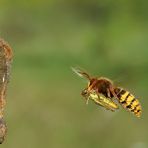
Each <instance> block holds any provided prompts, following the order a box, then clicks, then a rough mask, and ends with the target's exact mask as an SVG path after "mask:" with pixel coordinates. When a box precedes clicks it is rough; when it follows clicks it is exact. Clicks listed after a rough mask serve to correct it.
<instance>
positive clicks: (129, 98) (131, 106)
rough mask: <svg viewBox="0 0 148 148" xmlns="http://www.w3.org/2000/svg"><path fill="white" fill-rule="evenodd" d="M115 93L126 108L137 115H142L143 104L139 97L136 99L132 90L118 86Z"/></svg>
mask: <svg viewBox="0 0 148 148" xmlns="http://www.w3.org/2000/svg"><path fill="white" fill-rule="evenodd" d="M115 93H116V95H117V97H118V99H119V100H118V101H119V103H120V104H121V105H122V106H123V107H124V108H126V109H127V110H128V111H130V112H133V113H134V114H135V115H136V116H137V117H140V115H141V105H140V103H139V101H138V99H136V98H135V97H134V96H133V95H132V94H131V93H130V92H128V91H126V90H124V89H121V88H116V90H115Z"/></svg>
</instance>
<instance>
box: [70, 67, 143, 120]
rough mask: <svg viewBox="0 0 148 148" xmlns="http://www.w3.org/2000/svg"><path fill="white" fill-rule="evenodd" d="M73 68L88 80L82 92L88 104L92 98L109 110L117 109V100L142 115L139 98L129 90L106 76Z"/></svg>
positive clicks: (138, 115) (136, 113)
mask: <svg viewBox="0 0 148 148" xmlns="http://www.w3.org/2000/svg"><path fill="white" fill-rule="evenodd" d="M72 70H73V71H74V72H75V73H76V74H77V75H78V76H80V77H83V78H86V79H87V80H88V85H87V87H86V88H85V89H84V90H83V91H82V92H81V95H82V96H83V97H84V98H85V99H86V103H87V104H88V101H89V100H92V101H93V102H94V103H96V104H97V105H100V106H102V107H104V108H106V109H107V110H111V111H115V110H117V109H118V108H119V107H118V105H117V104H116V103H115V102H116V100H117V102H119V104H121V106H122V107H123V108H125V109H126V110H128V111H130V112H132V113H133V114H134V115H135V116H137V117H140V116H141V113H142V109H141V105H140V103H139V101H138V99H137V98H135V97H134V95H132V94H131V93H130V92H129V91H127V90H125V89H123V88H120V87H117V86H115V85H114V84H113V82H112V81H111V80H110V79H108V78H106V77H99V78H97V77H91V76H90V75H89V74H88V73H86V72H84V71H81V70H80V69H78V68H72Z"/></svg>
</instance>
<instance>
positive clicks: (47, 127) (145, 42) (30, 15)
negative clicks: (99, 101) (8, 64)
mask: <svg viewBox="0 0 148 148" xmlns="http://www.w3.org/2000/svg"><path fill="white" fill-rule="evenodd" d="M0 36H1V37H3V38H4V39H5V40H7V41H8V42H9V44H10V45H11V46H12V48H13V51H14V59H13V66H12V71H11V80H10V83H9V87H8V91H7V105H6V109H5V119H6V121H7V125H8V133H7V137H6V140H5V142H4V143H3V145H2V147H3V148H41V147H42V148H47V147H49V148H147V147H148V118H147V114H148V105H147V103H148V99H147V94H148V91H147V88H148V1H146V0H141V1H139V0H119V1H115V0H102V1H101V0H98V1H97V0H91V1H90V0H85V1H84V0H71V1H70V0H69V1H68V0H62V1H60V0H59V1H57V0H49V1H46V0H29V1H27V0H21V1H20V0H13V1H9V0H1V4H0ZM71 66H79V67H82V68H84V69H86V70H87V72H89V73H91V74H92V75H96V76H106V77H109V78H111V79H112V80H114V81H115V83H116V84H117V85H119V86H122V87H124V88H126V89H128V90H129V91H131V92H132V93H134V94H135V95H136V96H137V97H139V98H140V99H139V100H140V102H141V104H142V108H143V114H142V117H141V118H140V119H137V118H136V117H135V116H133V115H132V114H130V113H128V112H127V111H125V110H124V109H123V108H122V107H120V110H118V111H117V112H115V113H112V112H110V111H107V110H105V109H104V108H101V107H99V106H96V105H95V104H93V103H91V102H90V103H89V105H86V104H85V100H84V99H83V98H82V97H81V95H80V92H81V90H82V89H83V88H84V87H85V86H86V82H85V80H83V79H81V78H79V77H77V76H76V75H75V74H74V73H73V72H72V71H71V69H70V67H71Z"/></svg>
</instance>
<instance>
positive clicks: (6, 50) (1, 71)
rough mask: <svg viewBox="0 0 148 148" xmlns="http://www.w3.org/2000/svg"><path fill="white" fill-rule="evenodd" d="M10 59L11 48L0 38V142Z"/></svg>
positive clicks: (3, 135) (0, 140)
mask: <svg viewBox="0 0 148 148" xmlns="http://www.w3.org/2000/svg"><path fill="white" fill-rule="evenodd" d="M11 61H12V49H11V47H10V46H9V45H8V43H6V42H5V41H4V40H3V39H0V144H2V143H3V141H4V139H5V136H6V132H7V127H6V123H5V121H4V118H3V114H4V106H5V104H6V101H5V96H6V88H7V83H8V81H9V73H10V67H11Z"/></svg>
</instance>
